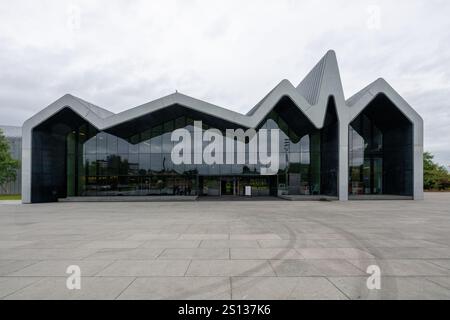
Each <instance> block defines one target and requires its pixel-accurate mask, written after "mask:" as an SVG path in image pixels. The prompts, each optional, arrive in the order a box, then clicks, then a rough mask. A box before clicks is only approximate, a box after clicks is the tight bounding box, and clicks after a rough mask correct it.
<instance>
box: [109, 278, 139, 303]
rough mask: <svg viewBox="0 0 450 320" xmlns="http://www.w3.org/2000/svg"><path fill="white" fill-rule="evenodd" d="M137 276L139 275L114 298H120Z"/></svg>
mask: <svg viewBox="0 0 450 320" xmlns="http://www.w3.org/2000/svg"><path fill="white" fill-rule="evenodd" d="M137 278H138V277H134V279H133V280H131V281H130V283H129V284H128V285H127V286H126V287H125V288H124V289H123V290H122V291H120V293H119V294H118V295H117V296H116V297H115V298H114V299H113V300H117V299H119V297H120V296H121V295H122V293H124V292H125V291H126V290H127V289H128V288H129V287H130V286H131V285H132V284H133V283H134V282H135V281H136V279H137Z"/></svg>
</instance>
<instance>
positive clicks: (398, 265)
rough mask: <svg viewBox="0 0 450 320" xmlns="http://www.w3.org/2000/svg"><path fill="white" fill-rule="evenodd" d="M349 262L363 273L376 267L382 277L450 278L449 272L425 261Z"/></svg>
mask: <svg viewBox="0 0 450 320" xmlns="http://www.w3.org/2000/svg"><path fill="white" fill-rule="evenodd" d="M349 262H350V263H351V264H353V265H355V266H356V267H357V268H359V269H361V270H363V271H366V270H367V268H368V267H369V266H372V265H376V266H378V267H379V268H380V270H381V275H382V276H399V277H406V276H446V275H449V276H450V270H448V269H446V268H443V267H440V266H437V265H435V264H433V263H431V262H429V261H426V260H415V259H399V260H393V259H390V260H349Z"/></svg>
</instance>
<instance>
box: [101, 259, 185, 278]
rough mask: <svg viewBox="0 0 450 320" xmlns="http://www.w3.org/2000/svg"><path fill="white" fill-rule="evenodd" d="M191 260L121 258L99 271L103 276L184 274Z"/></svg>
mask: <svg viewBox="0 0 450 320" xmlns="http://www.w3.org/2000/svg"><path fill="white" fill-rule="evenodd" d="M190 262H191V261H190V260H176V261H173V260H170V261H164V260H142V261H140V260H130V261H128V260H120V261H116V262H114V263H112V264H111V265H109V266H108V267H107V268H105V269H104V270H102V271H100V272H99V273H97V276H101V277H152V276H154V277H157V276H174V277H176V276H178V277H180V276H184V274H185V273H186V270H187V268H188V266H189V263H190Z"/></svg>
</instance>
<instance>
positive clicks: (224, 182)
mask: <svg viewBox="0 0 450 320" xmlns="http://www.w3.org/2000/svg"><path fill="white" fill-rule="evenodd" d="M220 187H221V188H220V194H221V195H222V196H236V195H238V192H237V187H236V179H235V178H222V179H221V181H220Z"/></svg>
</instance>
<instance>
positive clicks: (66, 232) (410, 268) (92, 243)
mask: <svg viewBox="0 0 450 320" xmlns="http://www.w3.org/2000/svg"><path fill="white" fill-rule="evenodd" d="M278 200H279V199H278ZM70 265H77V266H79V267H80V268H81V289H80V290H68V289H67V287H66V280H67V277H68V276H69V275H68V274H66V269H67V267H68V266H70ZM371 265H376V266H379V267H380V269H381V275H382V278H381V289H380V290H368V289H367V285H366V282H367V278H368V276H369V275H368V274H367V273H366V270H367V267H368V266H371ZM0 298H1V299H450V193H442V194H426V200H425V201H418V202H416V201H398V200H397V201H358V202H356V201H350V202H346V203H344V202H329V201H302V202H296V201H284V200H279V201H193V202H151V203H146V202H133V203H125V202H114V203H51V204H35V205H21V204H17V203H14V202H5V203H2V204H0Z"/></svg>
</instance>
